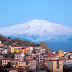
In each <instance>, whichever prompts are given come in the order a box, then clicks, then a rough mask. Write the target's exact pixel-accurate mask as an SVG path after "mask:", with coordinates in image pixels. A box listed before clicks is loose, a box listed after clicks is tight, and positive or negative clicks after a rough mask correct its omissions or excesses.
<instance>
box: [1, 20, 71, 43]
mask: <svg viewBox="0 0 72 72" xmlns="http://www.w3.org/2000/svg"><path fill="white" fill-rule="evenodd" d="M0 34H2V35H4V36H14V37H20V38H22V39H27V40H30V41H35V42H37V41H45V40H69V39H72V38H71V36H72V27H68V26H63V25H60V24H56V23H52V22H48V21H46V20H38V19H34V20H32V21H29V22H26V23H24V24H17V25H14V26H10V27H3V28H0Z"/></svg>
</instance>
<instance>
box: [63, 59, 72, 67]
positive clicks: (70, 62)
mask: <svg viewBox="0 0 72 72" xmlns="http://www.w3.org/2000/svg"><path fill="white" fill-rule="evenodd" d="M63 65H68V66H72V59H65V60H63Z"/></svg>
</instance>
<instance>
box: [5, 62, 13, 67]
mask: <svg viewBox="0 0 72 72" xmlns="http://www.w3.org/2000/svg"><path fill="white" fill-rule="evenodd" d="M11 67H12V66H11V63H10V62H8V64H7V65H5V66H4V68H11Z"/></svg>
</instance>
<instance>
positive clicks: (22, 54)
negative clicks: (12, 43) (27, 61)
mask: <svg viewBox="0 0 72 72" xmlns="http://www.w3.org/2000/svg"><path fill="white" fill-rule="evenodd" d="M24 56H25V54H24V53H16V54H15V55H14V59H15V60H19V61H23V60H24Z"/></svg>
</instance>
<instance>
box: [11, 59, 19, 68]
mask: <svg viewBox="0 0 72 72" xmlns="http://www.w3.org/2000/svg"><path fill="white" fill-rule="evenodd" d="M10 62H11V64H12V67H17V66H18V61H17V60H14V59H11V60H10Z"/></svg>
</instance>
